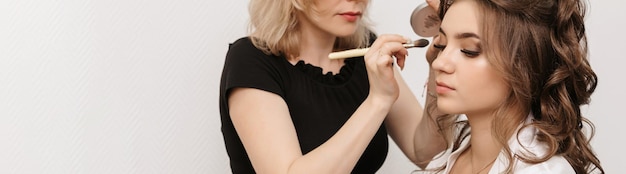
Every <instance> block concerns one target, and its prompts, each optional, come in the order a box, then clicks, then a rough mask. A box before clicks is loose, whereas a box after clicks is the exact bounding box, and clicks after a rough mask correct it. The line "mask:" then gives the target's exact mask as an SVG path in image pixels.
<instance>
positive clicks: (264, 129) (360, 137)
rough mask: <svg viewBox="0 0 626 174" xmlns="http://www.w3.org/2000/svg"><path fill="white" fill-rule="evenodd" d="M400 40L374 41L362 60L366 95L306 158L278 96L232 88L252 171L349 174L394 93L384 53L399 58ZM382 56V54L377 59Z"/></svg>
mask: <svg viewBox="0 0 626 174" xmlns="http://www.w3.org/2000/svg"><path fill="white" fill-rule="evenodd" d="M404 41H405V39H404V38H403V37H401V36H396V35H393V36H381V37H378V39H377V40H376V42H374V44H373V45H372V47H370V52H368V53H367V54H366V56H365V57H366V60H365V61H366V66H367V71H368V78H369V80H370V92H369V95H368V96H367V98H366V99H365V101H364V102H363V103H362V104H361V105H360V106H359V108H358V109H357V110H356V111H355V112H354V113H353V114H352V116H351V117H350V119H348V121H347V122H346V123H345V124H344V125H343V126H342V127H341V128H340V129H339V130H338V132H337V133H335V135H333V136H332V137H331V138H330V139H329V140H328V141H326V142H325V143H323V144H322V145H320V146H319V147H317V148H315V149H314V150H313V151H311V152H309V153H307V154H305V155H303V154H302V151H301V150H300V145H299V143H298V137H297V134H296V131H295V128H294V126H293V123H292V121H291V117H290V114H289V109H288V107H287V104H286V103H285V101H284V100H283V99H282V98H281V97H280V96H278V95H277V94H274V93H270V92H266V91H262V90H258V89H251V88H237V89H234V90H233V91H232V93H231V95H230V97H229V106H230V108H229V111H230V114H231V118H232V121H233V124H234V126H235V129H236V130H237V134H238V135H239V137H240V138H241V140H242V143H243V145H244V147H245V149H246V151H247V153H248V156H249V157H250V160H251V162H252V165H253V167H254V169H255V170H256V172H257V173H270V174H286V173H297V174H303V173H315V174H319V173H350V172H351V171H352V169H353V168H354V166H355V165H356V163H357V161H358V160H359V159H360V157H361V155H362V153H363V152H364V151H365V149H366V147H367V146H368V144H369V143H370V141H371V139H372V137H373V136H374V135H375V134H376V132H377V131H378V129H379V128H380V126H381V124H382V122H383V120H384V119H385V117H386V115H387V113H388V112H389V110H390V108H391V105H392V104H393V103H394V101H395V100H396V99H397V97H398V95H399V89H398V86H397V84H396V83H395V81H396V80H395V79H394V70H393V65H392V64H391V62H392V61H389V60H392V59H391V57H390V56H389V55H394V56H395V57H398V58H401V59H404V57H405V55H406V53H407V51H406V49H405V48H404V47H403V46H402V42H404ZM383 48H384V49H383ZM392 53H394V54H392ZM381 54H382V55H385V56H378V55H381ZM399 64H400V63H399Z"/></svg>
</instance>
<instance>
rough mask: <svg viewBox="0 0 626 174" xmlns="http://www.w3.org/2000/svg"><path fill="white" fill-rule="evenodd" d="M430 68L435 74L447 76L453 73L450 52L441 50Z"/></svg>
mask: <svg viewBox="0 0 626 174" xmlns="http://www.w3.org/2000/svg"><path fill="white" fill-rule="evenodd" d="M431 66H432V68H433V70H435V72H439V73H447V74H450V73H453V72H454V64H453V62H452V54H451V53H450V51H446V49H443V50H441V51H440V52H439V55H437V57H436V58H435V60H434V61H433V63H432V65H431Z"/></svg>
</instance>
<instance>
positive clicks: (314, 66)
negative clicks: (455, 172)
mask: <svg viewBox="0 0 626 174" xmlns="http://www.w3.org/2000/svg"><path fill="white" fill-rule="evenodd" d="M368 3H369V1H368V0H251V1H250V6H249V10H250V22H251V33H250V35H249V36H248V37H244V38H241V39H239V40H237V41H235V42H233V43H232V44H231V45H230V48H229V51H228V53H227V55H226V60H225V65H224V70H223V73H222V80H221V88H220V112H221V119H222V132H223V136H224V140H225V143H226V150H227V152H228V155H229V157H230V165H231V169H232V171H233V173H237V174H238V173H271V174H284V173H297V174H303V173H315V174H320V173H359V174H364V173H365V174H366V173H375V172H376V171H377V170H378V169H379V168H380V167H381V165H382V164H383V162H384V160H385V157H386V155H387V149H388V139H387V136H388V135H391V137H392V138H393V139H394V140H395V142H396V144H398V145H399V146H400V148H401V149H402V150H403V151H404V152H405V153H406V154H408V155H407V156H408V157H409V158H410V159H411V160H412V161H415V162H416V163H419V162H421V161H425V160H426V159H431V158H432V156H433V155H435V153H436V152H439V151H441V150H443V149H445V146H443V145H442V143H443V139H441V138H440V136H437V134H438V133H437V131H436V130H434V128H435V126H434V124H433V123H432V122H429V121H424V122H422V118H426V117H422V113H423V112H422V107H420V103H419V102H418V101H417V99H416V98H415V96H414V95H413V94H412V93H411V91H410V90H409V88H408V86H407V85H406V83H405V82H404V81H403V80H402V78H401V77H400V75H399V69H398V68H397V66H399V67H403V65H404V60H405V59H404V58H405V56H406V54H407V50H406V49H405V48H404V47H403V46H402V44H403V43H406V42H407V39H406V38H404V37H402V36H399V35H381V36H378V37H377V39H376V41H375V42H373V43H372V42H371V41H372V40H374V38H373V37H375V36H374V35H373V34H372V33H371V32H370V29H369V27H368V25H367V22H366V21H365V17H366V15H367V11H366V9H367V5H368ZM362 47H370V49H369V52H367V53H366V55H365V56H364V57H355V58H348V59H339V60H330V59H328V54H329V53H331V52H333V51H339V50H345V49H352V48H362ZM396 58H397V61H395V63H394V59H396ZM424 120H431V119H424ZM383 123H384V124H383ZM429 124H432V125H433V126H430V127H429V126H419V127H418V125H429ZM418 128H419V129H418ZM429 128H430V129H433V130H430V129H429ZM421 129H424V130H421ZM422 141H424V142H426V141H428V142H431V143H428V144H425V143H415V142H422ZM432 142H435V143H432ZM436 142H441V143H440V144H437V143H436ZM407 172H408V171H407Z"/></svg>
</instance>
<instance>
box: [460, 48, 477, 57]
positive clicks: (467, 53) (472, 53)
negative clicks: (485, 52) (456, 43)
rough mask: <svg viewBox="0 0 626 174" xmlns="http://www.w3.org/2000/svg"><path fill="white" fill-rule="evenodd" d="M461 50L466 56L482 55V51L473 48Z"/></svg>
mask: <svg viewBox="0 0 626 174" xmlns="http://www.w3.org/2000/svg"><path fill="white" fill-rule="evenodd" d="M461 52H462V53H463V54H465V56H467V57H470V58H474V57H478V56H479V55H480V51H471V50H466V49H462V50H461Z"/></svg>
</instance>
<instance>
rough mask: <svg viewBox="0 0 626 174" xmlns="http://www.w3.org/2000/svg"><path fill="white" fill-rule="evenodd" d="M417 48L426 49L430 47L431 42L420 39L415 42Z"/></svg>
mask: <svg viewBox="0 0 626 174" xmlns="http://www.w3.org/2000/svg"><path fill="white" fill-rule="evenodd" d="M413 44H414V45H415V47H425V46H428V44H429V42H428V40H426V39H419V40H416V41H414V42H413Z"/></svg>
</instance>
